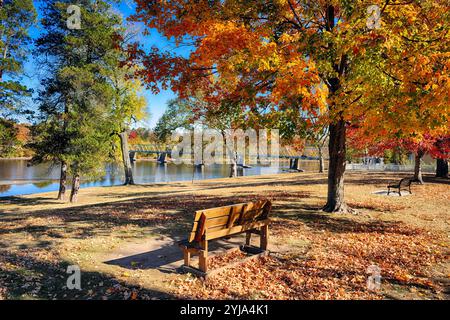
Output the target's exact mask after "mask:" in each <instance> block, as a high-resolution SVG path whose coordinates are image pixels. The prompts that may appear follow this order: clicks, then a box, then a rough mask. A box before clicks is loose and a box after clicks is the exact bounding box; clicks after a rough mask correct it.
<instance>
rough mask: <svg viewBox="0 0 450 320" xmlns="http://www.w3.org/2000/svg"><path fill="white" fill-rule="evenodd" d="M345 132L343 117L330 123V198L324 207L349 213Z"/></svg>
mask: <svg viewBox="0 0 450 320" xmlns="http://www.w3.org/2000/svg"><path fill="white" fill-rule="evenodd" d="M345 134H346V128H345V121H344V120H343V119H342V118H341V119H340V120H338V121H337V122H336V123H332V124H330V141H329V146H328V149H329V153H330V163H329V166H328V199H327V204H326V205H325V207H324V208H323V210H324V211H325V212H339V213H347V212H349V211H350V209H349V208H348V207H347V205H346V204H345V202H344V173H345V155H346V146H345V141H346V136H345Z"/></svg>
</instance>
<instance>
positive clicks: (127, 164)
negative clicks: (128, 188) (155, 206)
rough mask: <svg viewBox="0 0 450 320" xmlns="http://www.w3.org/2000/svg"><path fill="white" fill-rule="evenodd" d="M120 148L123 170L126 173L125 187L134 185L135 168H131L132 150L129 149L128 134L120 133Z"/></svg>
mask: <svg viewBox="0 0 450 320" xmlns="http://www.w3.org/2000/svg"><path fill="white" fill-rule="evenodd" d="M119 137H120V147H121V150H122V161H123V169H124V171H125V183H124V184H125V185H130V184H131V185H133V184H134V179H133V168H132V167H131V160H130V149H129V148H128V134H127V132H121V133H119Z"/></svg>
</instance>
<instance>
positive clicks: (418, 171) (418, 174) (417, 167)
mask: <svg viewBox="0 0 450 320" xmlns="http://www.w3.org/2000/svg"><path fill="white" fill-rule="evenodd" d="M423 155H424V152H423V151H422V150H418V151H417V152H416V154H415V159H414V181H415V182H418V183H420V184H423V178H422V157H423Z"/></svg>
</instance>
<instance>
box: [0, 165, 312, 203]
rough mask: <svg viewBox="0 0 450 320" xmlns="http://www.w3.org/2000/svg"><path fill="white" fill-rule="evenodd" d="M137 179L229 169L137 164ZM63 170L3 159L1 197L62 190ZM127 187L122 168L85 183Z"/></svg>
mask: <svg viewBox="0 0 450 320" xmlns="http://www.w3.org/2000/svg"><path fill="white" fill-rule="evenodd" d="M288 167H289V163H288V162H284V161H283V162H280V166H279V167H275V166H274V167H271V166H263V165H256V166H252V167H251V168H247V169H243V168H239V169H238V175H239V176H254V175H264V174H276V173H281V172H283V171H285V169H287V168H288ZM300 167H301V168H303V169H305V170H306V171H316V170H318V162H317V161H301V165H300ZM133 172H134V179H135V182H136V183H137V184H151V183H161V182H174V181H191V180H192V179H194V180H195V181H196V180H205V179H216V178H224V177H228V176H229V174H230V169H229V165H218V164H215V165H209V166H204V167H201V168H198V169H195V170H193V166H189V165H175V164H171V163H167V164H164V165H161V164H158V163H156V162H153V161H137V162H136V163H135V164H134V166H133ZM58 177H59V166H51V165H48V164H41V165H37V166H33V167H27V161H26V160H2V159H0V197H9V196H19V195H25V194H33V193H41V192H49V191H57V190H58ZM122 183H123V171H122V170H121V168H120V167H119V169H118V168H117V167H114V166H108V167H107V169H106V174H105V175H104V176H103V177H102V178H101V179H97V180H95V181H86V179H82V184H81V188H86V187H100V186H113V185H120V184H122Z"/></svg>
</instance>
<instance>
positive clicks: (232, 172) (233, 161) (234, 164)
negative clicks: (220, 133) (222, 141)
mask: <svg viewBox="0 0 450 320" xmlns="http://www.w3.org/2000/svg"><path fill="white" fill-rule="evenodd" d="M234 177H237V153H236V152H233V158H232V159H231V165H230V178H234Z"/></svg>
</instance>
